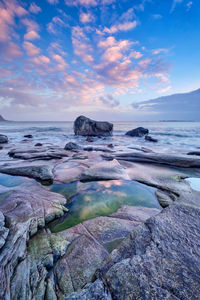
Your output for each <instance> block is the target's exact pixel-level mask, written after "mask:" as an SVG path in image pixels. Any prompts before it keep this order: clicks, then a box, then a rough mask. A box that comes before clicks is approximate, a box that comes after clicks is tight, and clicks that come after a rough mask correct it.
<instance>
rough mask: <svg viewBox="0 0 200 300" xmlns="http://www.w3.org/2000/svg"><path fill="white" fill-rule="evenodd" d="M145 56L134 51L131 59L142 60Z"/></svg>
mask: <svg viewBox="0 0 200 300" xmlns="http://www.w3.org/2000/svg"><path fill="white" fill-rule="evenodd" d="M142 56H143V54H142V53H140V52H138V51H132V52H131V53H130V55H129V57H130V58H131V57H133V58H135V59H140V58H141V57H142Z"/></svg>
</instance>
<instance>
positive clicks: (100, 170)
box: [80, 159, 130, 181]
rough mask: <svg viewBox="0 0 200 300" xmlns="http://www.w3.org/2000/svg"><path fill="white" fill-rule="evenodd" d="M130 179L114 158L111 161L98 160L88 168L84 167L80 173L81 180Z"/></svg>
mask: <svg viewBox="0 0 200 300" xmlns="http://www.w3.org/2000/svg"><path fill="white" fill-rule="evenodd" d="M112 179H125V180H128V179H130V178H129V176H128V175H127V174H126V170H125V168H124V167H123V166H121V165H120V163H119V162H118V161H117V160H116V159H114V160H112V161H103V162H99V163H97V164H96V165H93V166H91V167H90V168H87V169H85V170H84V171H83V172H82V174H81V175H80V180H82V181H93V180H112Z"/></svg>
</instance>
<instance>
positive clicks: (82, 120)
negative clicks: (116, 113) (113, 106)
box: [74, 116, 113, 136]
mask: <svg viewBox="0 0 200 300" xmlns="http://www.w3.org/2000/svg"><path fill="white" fill-rule="evenodd" d="M112 130H113V124H111V123H109V122H99V121H94V120H91V119H89V118H86V117H84V116H79V117H78V118H77V119H76V120H75V122H74V133H75V134H76V135H82V136H110V135H111V134H112Z"/></svg>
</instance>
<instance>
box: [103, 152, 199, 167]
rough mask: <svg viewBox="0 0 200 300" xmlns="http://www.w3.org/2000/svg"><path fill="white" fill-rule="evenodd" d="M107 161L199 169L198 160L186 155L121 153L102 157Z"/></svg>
mask: <svg viewBox="0 0 200 300" xmlns="http://www.w3.org/2000/svg"><path fill="white" fill-rule="evenodd" d="M104 157H105V158H107V159H113V158H116V159H118V160H125V161H132V162H143V163H150V164H164V165H169V166H175V167H183V168H199V167H200V159H199V158H190V157H188V156H187V155H179V156H178V155H173V154H162V153H123V154H115V156H110V157H109V156H108V157H106V156H104Z"/></svg>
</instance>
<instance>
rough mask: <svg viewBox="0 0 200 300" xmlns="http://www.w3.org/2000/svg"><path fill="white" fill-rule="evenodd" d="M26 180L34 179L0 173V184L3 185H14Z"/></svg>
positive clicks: (32, 180)
mask: <svg viewBox="0 0 200 300" xmlns="http://www.w3.org/2000/svg"><path fill="white" fill-rule="evenodd" d="M27 182H34V179H29V178H26V177H22V176H12V175H7V174H2V173H0V185H2V186H4V187H16V186H19V185H21V184H23V183H27Z"/></svg>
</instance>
